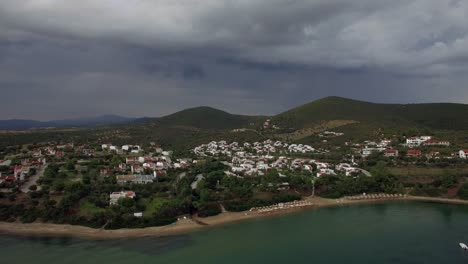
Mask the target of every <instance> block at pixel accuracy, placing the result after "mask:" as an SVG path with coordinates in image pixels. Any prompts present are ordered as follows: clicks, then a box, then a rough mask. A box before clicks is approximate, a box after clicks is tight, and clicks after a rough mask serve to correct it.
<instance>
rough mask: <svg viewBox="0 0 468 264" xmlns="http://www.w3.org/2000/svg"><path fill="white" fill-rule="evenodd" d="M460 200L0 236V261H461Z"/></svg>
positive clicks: (467, 225)
mask: <svg viewBox="0 0 468 264" xmlns="http://www.w3.org/2000/svg"><path fill="white" fill-rule="evenodd" d="M462 241H464V242H465V243H468V206H456V205H441V204H428V203H415V202H394V203H387V204H372V205H356V206H347V207H335V208H321V209H316V210H310V211H306V212H301V213H297V214H291V215H287V216H281V217H275V218H267V219H257V220H252V221H247V222H242V223H236V224H231V225H226V226H222V227H217V228H213V229H210V230H206V231H201V232H196V233H192V234H188V235H182V236H174V237H165V238H140V239H121V240H113V241H91V240H82V239H76V238H51V237H49V238H47V237H41V238H32V237H31V238H24V237H12V236H0V263H48V264H53V263H60V264H67V263H80V264H83V263H100V264H104V263H113V264H118V263H145V264H146V263H158V264H164V263H171V264H175V263H188V262H189V263H195V264H197V263H228V264H229V263H270V264H271V263H282V264H284V263H426V264H427V263H468V252H466V251H462V250H461V249H460V248H459V246H458V243H459V242H462Z"/></svg>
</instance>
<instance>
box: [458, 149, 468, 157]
mask: <svg viewBox="0 0 468 264" xmlns="http://www.w3.org/2000/svg"><path fill="white" fill-rule="evenodd" d="M458 156H459V157H460V158H461V159H467V158H468V149H464V150H460V152H459V153H458Z"/></svg>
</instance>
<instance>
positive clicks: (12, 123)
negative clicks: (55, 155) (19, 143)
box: [0, 115, 151, 130]
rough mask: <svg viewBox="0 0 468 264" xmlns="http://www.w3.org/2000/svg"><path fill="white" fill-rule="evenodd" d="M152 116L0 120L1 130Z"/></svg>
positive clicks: (110, 122)
mask: <svg viewBox="0 0 468 264" xmlns="http://www.w3.org/2000/svg"><path fill="white" fill-rule="evenodd" d="M149 119H151V118H147V117H144V118H131V117H123V116H117V115H102V116H97V117H89V118H76V119H63V120H52V121H36V120H24V119H10V120H0V130H25V129H32V128H51V127H56V128H64V127H94V126H103V125H114V124H127V123H139V122H145V121H147V120H149Z"/></svg>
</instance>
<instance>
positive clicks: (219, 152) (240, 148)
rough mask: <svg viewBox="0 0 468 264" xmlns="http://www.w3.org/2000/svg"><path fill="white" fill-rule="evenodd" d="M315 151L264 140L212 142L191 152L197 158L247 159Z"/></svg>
mask: <svg viewBox="0 0 468 264" xmlns="http://www.w3.org/2000/svg"><path fill="white" fill-rule="evenodd" d="M314 151H315V149H314V148H313V147H311V146H309V145H305V144H287V143H283V142H281V141H272V140H265V141H263V142H254V143H249V142H245V143H244V144H239V143H238V142H232V143H228V142H227V141H224V140H222V141H212V142H210V143H208V144H202V145H200V146H198V147H196V148H194V150H193V152H194V153H195V154H196V155H198V156H228V157H234V156H237V157H242V158H249V157H250V156H257V155H266V156H270V155H275V154H288V153H304V154H305V153H311V152H314Z"/></svg>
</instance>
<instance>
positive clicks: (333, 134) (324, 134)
mask: <svg viewBox="0 0 468 264" xmlns="http://www.w3.org/2000/svg"><path fill="white" fill-rule="evenodd" d="M343 135H344V133H341V132H334V131H325V132H322V133H320V134H319V137H327V138H330V137H341V136H343Z"/></svg>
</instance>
